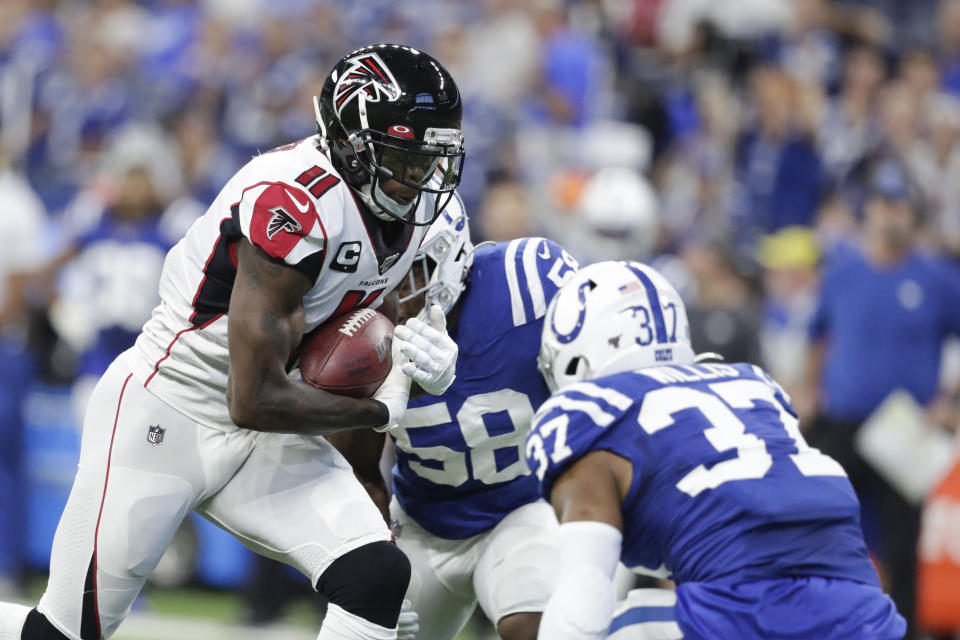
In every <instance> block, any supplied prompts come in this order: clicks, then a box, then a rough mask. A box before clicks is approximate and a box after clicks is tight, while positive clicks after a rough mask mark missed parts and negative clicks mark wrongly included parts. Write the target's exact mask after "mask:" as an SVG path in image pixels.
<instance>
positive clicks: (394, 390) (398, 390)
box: [373, 337, 410, 431]
mask: <svg viewBox="0 0 960 640" xmlns="http://www.w3.org/2000/svg"><path fill="white" fill-rule="evenodd" d="M401 344H402V341H401V340H397V339H396V337H394V339H393V345H392V347H391V357H392V359H393V360H392V362H393V366H392V367H391V368H390V373H388V374H387V377H386V379H385V380H384V381H383V384H381V385H380V387H379V388H378V389H377V390H376V391H375V392H374V394H373V399H374V400H377V401H379V402H382V403H383V404H384V405H385V406H386V407H387V413H388V415H389V418H388V419H387V422H386V424H384V425H381V426H379V427H374V431H387V430H388V429H391V428H392V427H395V426H397V424H399V422H400V420H401V419H402V418H403V414H404V413H405V412H406V410H407V401H408V400H409V399H410V376H408V375H407V374H406V373H404V367H406V366H408V365H409V364H410V361H409V360H407V357H406V356H405V355H403V352H402V351H401Z"/></svg>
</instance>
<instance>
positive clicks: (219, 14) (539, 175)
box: [0, 0, 960, 637]
mask: <svg viewBox="0 0 960 640" xmlns="http://www.w3.org/2000/svg"><path fill="white" fill-rule="evenodd" d="M384 41H385V42H400V43H406V44H410V45H412V46H414V47H417V48H420V49H422V50H424V51H426V52H429V53H431V54H432V55H433V56H435V57H436V58H438V59H439V60H440V61H441V62H442V63H443V64H444V65H446V66H447V67H448V68H449V69H450V71H451V72H452V74H453V76H454V77H455V78H456V79H457V82H458V84H459V86H460V90H461V92H462V95H463V98H464V114H465V119H464V132H465V139H466V148H467V161H466V165H465V174H464V178H463V184H462V187H461V190H460V192H461V195H462V196H463V199H464V201H465V203H466V206H467V208H468V211H469V213H470V215H471V216H472V228H473V233H474V240H475V241H480V240H486V239H492V240H504V239H510V238H514V237H517V236H522V235H534V234H536V235H546V236H548V237H551V238H553V239H555V240H557V241H559V242H561V243H562V244H564V245H565V246H566V247H567V249H568V250H569V251H570V252H571V253H572V254H573V255H574V256H575V257H577V258H578V259H579V260H580V261H581V263H586V262H591V261H594V260H598V259H613V258H618V259H619V258H632V259H640V260H647V261H650V262H652V263H653V264H655V265H656V266H657V267H658V268H660V269H661V270H662V271H663V272H664V273H665V274H666V275H667V277H668V278H669V279H670V280H671V281H672V282H673V283H674V284H675V285H676V286H677V287H678V289H680V290H681V292H682V294H683V295H684V297H685V298H686V301H687V305H688V311H689V313H690V316H691V325H692V333H693V340H694V346H695V347H696V348H697V350H698V351H714V352H718V353H720V354H722V355H724V356H725V357H726V358H727V359H729V360H734V361H740V360H747V361H751V362H756V363H758V364H761V365H763V366H764V367H766V368H767V369H768V370H769V371H770V372H771V373H772V374H773V376H774V377H775V378H776V379H777V380H779V381H780V382H781V383H782V384H783V385H784V386H785V387H786V388H787V390H788V391H789V392H790V393H791V394H792V395H793V398H794V400H795V404H796V406H797V408H798V410H799V412H800V417H801V421H802V425H803V428H804V429H805V430H807V433H808V437H809V438H810V439H811V440H812V441H813V442H814V443H815V444H817V445H818V446H821V447H822V448H824V449H825V450H827V452H828V453H831V455H834V456H836V457H838V458H839V459H841V462H843V463H844V464H845V466H847V468H848V472H849V473H850V475H851V477H852V478H853V479H854V482H855V485H856V486H857V489H858V491H859V492H861V500H862V501H863V503H864V518H863V521H864V528H865V530H866V531H867V537H868V541H869V542H870V545H871V548H872V550H873V551H874V555H875V557H876V559H877V566H878V568H879V570H880V572H881V575H882V576H883V577H884V579H885V580H886V584H887V587H888V589H890V590H891V592H892V593H894V595H895V598H896V599H897V602H898V604H899V605H900V606H901V609H902V610H903V611H904V613H905V615H908V616H910V617H912V616H913V611H914V608H915V603H914V600H915V596H916V594H917V593H918V587H917V584H916V567H917V548H918V540H920V537H919V536H920V531H921V526H920V525H921V519H922V518H923V511H922V507H923V504H924V501H925V500H926V501H927V503H928V504H929V503H930V502H931V500H930V496H931V495H932V494H933V493H936V492H940V493H941V494H944V495H941V496H940V498H942V499H940V500H939V501H938V502H937V505H938V509H939V510H938V511H936V514H937V515H936V518H935V520H936V522H934V523H933V524H930V525H928V524H927V523H924V528H923V535H924V536H925V538H924V541H923V545H922V546H921V548H922V549H923V553H922V554H921V562H924V561H929V562H930V563H933V564H937V563H940V564H943V563H947V564H949V563H953V564H955V565H960V548H958V547H960V544H958V543H956V542H951V540H957V539H960V498H957V499H956V500H953V499H952V498H951V495H950V489H949V486H947V488H946V489H944V486H945V485H944V484H943V482H945V481H943V478H944V477H945V474H946V473H947V471H948V470H949V462H950V461H951V460H952V455H953V454H952V451H953V449H952V448H951V447H952V444H950V443H951V439H950V438H951V436H950V435H949V434H951V433H952V431H955V430H956V426H957V423H958V422H960V417H958V416H960V413H958V411H957V397H958V391H960V364H958V361H960V356H958V355H957V353H958V351H960V348H958V347H957V346H956V334H957V332H960V275H958V271H957V266H956V264H955V262H956V260H957V259H958V258H960V0H910V1H909V2H906V1H902V0H834V1H829V0H416V1H410V2H399V1H394V0H270V1H268V0H201V1H189V0H182V1H176V0H144V1H140V2H134V1H130V0H3V2H2V3H0V463H2V464H0V594H2V593H4V592H5V591H13V590H18V589H20V588H22V585H23V584H24V581H23V579H24V576H25V575H28V574H29V572H36V571H42V570H43V569H44V567H45V562H46V558H47V553H48V551H49V544H50V539H51V538H52V532H53V527H55V525H56V521H57V518H58V517H59V509H60V508H62V504H63V502H64V501H65V499H66V492H67V491H68V490H69V485H70V482H71V480H72V477H73V472H74V465H75V460H76V455H77V442H78V439H77V434H76V425H78V424H79V417H78V416H80V415H82V410H83V406H84V402H85V398H86V394H87V393H88V391H89V389H90V387H91V384H92V381H95V380H96V378H97V376H98V375H99V374H100V373H102V372H103V371H104V370H105V369H106V366H107V365H108V364H109V362H110V361H111V360H112V358H113V357H114V356H115V355H116V354H117V353H119V352H120V351H122V350H124V349H126V348H127V347H128V346H129V345H131V344H132V342H133V340H134V338H135V337H136V334H137V333H138V331H139V328H140V326H141V325H142V324H143V322H144V321H145V320H146V319H147V318H148V317H149V314H150V310H151V309H152V308H153V306H154V305H155V304H156V303H157V301H158V294H157V288H156V282H157V280H158V277H159V272H160V268H161V265H162V260H163V256H164V254H165V253H166V251H167V249H168V248H169V247H170V246H172V245H173V244H174V243H175V242H176V241H177V240H178V238H179V237H180V236H181V235H182V234H183V233H184V231H185V230H186V228H187V227H188V226H189V225H190V224H191V223H192V222H193V220H195V219H196V218H197V217H198V216H199V215H201V214H202V213H203V211H204V210H205V208H206V206H207V205H208V204H209V203H210V202H211V201H212V200H213V198H214V196H215V195H216V193H217V192H218V190H219V189H220V187H221V186H222V185H223V184H224V183H225V182H226V180H227V179H228V178H229V177H230V176H231V175H232V174H233V173H234V172H235V171H236V170H237V169H238V168H239V167H240V166H242V165H243V164H244V163H245V162H246V160H247V159H249V158H250V157H251V156H252V155H254V154H257V153H259V152H262V151H266V150H268V149H270V148H272V147H275V146H277V145H280V144H283V143H286V142H290V141H292V140H297V139H300V138H304V137H307V136H309V135H312V134H313V133H314V131H315V125H314V119H313V117H314V116H313V108H312V96H313V95H315V94H318V93H319V90H320V87H321V85H322V82H323V80H324V77H325V75H326V73H327V72H328V71H329V69H330V68H331V67H332V65H333V64H334V63H335V62H336V61H337V60H338V59H339V58H340V57H341V56H343V55H344V54H345V53H346V52H348V51H350V50H352V49H354V48H356V47H358V46H361V45H364V44H368V43H372V42H384ZM951 336H952V337H951ZM898 390H902V391H903V392H905V393H906V397H907V398H908V400H906V401H904V402H905V403H906V405H903V403H901V405H898V406H901V408H902V406H909V407H910V408H911V411H912V412H910V413H908V414H904V415H909V416H911V417H910V418H908V419H909V420H912V421H914V422H917V423H919V424H917V425H915V426H916V427H917V428H918V429H920V431H910V432H909V433H910V434H914V435H909V436H905V437H906V439H907V440H910V441H913V442H914V443H916V441H917V440H923V441H924V442H927V436H931V437H934V436H936V437H939V438H940V439H939V440H936V438H934V440H935V442H939V443H941V444H940V445H938V446H939V447H940V449H939V450H940V451H941V453H942V456H941V457H943V458H945V459H946V462H944V463H943V464H941V465H940V466H939V467H938V469H940V468H941V467H942V469H943V470H944V471H943V472H942V473H937V474H934V475H935V477H934V478H933V479H932V480H931V481H930V482H928V483H927V484H925V485H924V486H922V487H920V489H919V490H914V491H913V492H911V491H909V490H904V488H903V487H902V486H901V485H902V484H903V483H902V482H900V483H898V482H897V480H896V478H892V477H891V476H890V475H889V474H885V473H882V472H881V471H882V469H879V468H878V467H882V466H883V465H882V464H881V463H877V462H876V461H874V463H872V464H871V463H869V462H868V461H865V460H864V459H863V455H862V448H858V447H857V446H856V445H855V443H856V441H857V438H858V433H859V432H860V431H861V429H862V425H863V423H864V422H865V421H868V419H869V418H870V417H871V416H873V415H875V413H876V412H877V410H878V408H879V407H881V406H882V405H883V404H884V403H885V402H886V401H887V400H889V399H890V397H891V394H893V395H897V393H896V392H897V391H898ZM900 396H903V394H900ZM905 433H906V432H905ZM917 433H919V434H920V435H919V436H917V435H916V434H917ZM887 442H888V444H887V446H886V448H887V449H891V448H895V447H894V446H893V445H892V444H889V442H893V441H891V440H888V441H887ZM907 444H908V445H909V444H910V443H909V442H908V443H907ZM881 449H883V447H882V446H881ZM905 449H909V446H905ZM888 453H890V452H888ZM901 453H902V452H901V451H900V450H899V449H898V450H897V451H894V452H892V455H894V456H895V455H899V454H901ZM903 455H906V454H903ZM903 460H904V462H903V464H902V465H900V466H907V467H909V468H908V469H907V474H908V475H909V473H910V471H911V470H912V469H914V468H915V467H913V466H911V465H913V462H908V460H912V459H908V458H903ZM892 466H893V467H896V466H897V465H896V464H895V463H894V464H892ZM919 466H924V465H923V464H922V463H921V464H920V465H919ZM928 475H929V474H928ZM950 477H952V476H947V478H948V480H949V479H950ZM958 482H960V480H958ZM948 484H949V483H948ZM954 495H960V491H957V492H956V494H954ZM203 526H204V525H203V523H199V522H197V523H195V527H196V529H195V530H193V531H188V532H185V534H184V537H185V539H186V542H184V544H183V545H182V546H181V547H178V548H180V549H182V552H181V554H180V556H179V557H176V558H174V559H173V560H171V564H170V566H169V567H167V566H166V565H165V567H166V568H167V569H168V570H167V572H166V573H165V574H164V575H163V576H161V577H158V582H161V583H163V584H181V583H183V582H185V581H196V582H200V583H201V584H204V585H206V586H213V587H225V588H238V587H240V586H241V585H243V584H244V581H245V580H246V579H247V578H246V577H247V576H248V575H250V572H251V571H253V569H250V567H249V558H248V557H247V556H246V555H243V552H242V551H241V550H239V549H233V550H232V551H231V550H230V549H231V548H230V547H229V544H230V541H229V540H226V539H223V538H217V537H215V536H216V535H217V534H216V532H215V531H211V530H210V529H211V528H203ZM930 531H934V532H935V534H936V535H933V534H930V535H929V536H928V533H929V532H930ZM938 541H940V542H938ZM941 543H942V544H941ZM197 549H199V551H197ZM241 557H242V558H243V561H242V562H241V561H240V560H238V558H241ZM184 558H187V560H184ZM171 567H172V568H171ZM162 568H164V567H162ZM922 575H923V574H922V572H921V577H922ZM921 582H922V580H921ZM945 584H946V585H947V586H946V587H943V588H940V587H938V588H937V589H935V590H934V591H935V593H934V594H933V596H932V597H934V598H936V597H938V596H942V595H944V593H947V592H949V591H950V590H951V589H952V590H953V591H954V592H956V593H960V583H957V582H953V583H951V582H949V580H948V581H947V582H946V583H945ZM256 591H257V588H256V585H255V584H254V585H253V592H254V593H256ZM922 591H923V585H922V584H921V587H920V592H921V593H922ZM947 595H949V593H947ZM254 599H256V598H254ZM925 602H926V601H925ZM928 604H929V603H928ZM923 606H927V604H923ZM957 609H958V610H960V605H957ZM270 615H271V614H270V612H267V613H265V614H264V617H265V618H269V617H270ZM931 615H933V617H932V618H931V617H930V616H931ZM921 618H923V620H921V624H920V625H919V627H924V628H925V629H926V630H927V631H929V632H935V633H939V634H944V637H949V635H950V634H951V633H953V632H954V631H956V629H957V628H960V620H956V621H953V622H951V621H950V620H947V619H941V618H942V616H941V617H940V618H938V617H937V615H936V614H924V615H923V616H921ZM947 618H949V616H947Z"/></svg>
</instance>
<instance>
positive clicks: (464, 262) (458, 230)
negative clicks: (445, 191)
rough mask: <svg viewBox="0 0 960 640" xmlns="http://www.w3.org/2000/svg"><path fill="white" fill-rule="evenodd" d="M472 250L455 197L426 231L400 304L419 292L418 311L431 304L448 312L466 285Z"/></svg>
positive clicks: (466, 228)
mask: <svg viewBox="0 0 960 640" xmlns="http://www.w3.org/2000/svg"><path fill="white" fill-rule="evenodd" d="M473 250H474V247H473V244H472V243H471V242H470V228H469V225H468V224H467V216H466V214H465V213H464V212H463V210H462V205H461V204H460V200H459V199H455V200H454V204H453V205H451V206H450V208H448V209H447V210H446V211H444V212H443V214H442V215H441V217H440V218H439V219H438V220H437V222H436V223H434V225H433V226H432V227H431V228H430V231H429V232H427V236H426V238H425V239H424V241H423V245H421V247H420V250H419V251H418V252H417V255H416V256H415V257H414V261H413V266H412V267H411V268H410V272H409V273H408V274H407V284H406V286H405V287H404V295H402V296H401V297H400V300H399V301H400V304H403V303H405V302H408V301H411V300H414V299H415V298H417V297H418V296H421V295H423V296H424V304H423V310H422V311H421V314H423V313H424V312H425V310H426V309H429V308H430V306H432V305H438V306H439V307H440V308H441V309H442V310H443V312H444V313H450V311H451V310H452V309H453V307H454V305H455V304H456V303H457V301H458V300H459V299H460V295H461V294H462V293H463V290H464V289H465V288H466V281H467V277H468V275H469V273H470V266H471V265H472V264H473Z"/></svg>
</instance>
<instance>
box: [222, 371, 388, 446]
mask: <svg viewBox="0 0 960 640" xmlns="http://www.w3.org/2000/svg"><path fill="white" fill-rule="evenodd" d="M233 389H234V387H232V386H231V387H229V390H230V391H233ZM230 391H228V405H229V407H230V418H231V420H233V422H234V423H235V424H236V425H237V426H239V427H243V428H245V429H252V430H254V431H269V432H273V433H299V434H305V435H326V434H330V433H334V432H337V431H342V430H344V429H356V428H364V427H379V426H382V425H384V424H385V423H386V422H387V420H388V417H389V416H388V414H387V410H386V408H385V407H384V405H383V404H382V403H380V402H377V401H376V400H370V399H366V398H349V397H347V396H340V395H337V394H334V393H329V392H327V391H323V390H321V389H317V388H315V387H312V386H310V385H307V384H304V383H302V382H296V381H293V380H289V379H286V378H284V380H283V381H276V382H274V383H272V384H265V385H262V386H261V387H260V388H259V389H256V390H249V389H248V390H247V391H246V392H239V393H238V392H236V391H234V392H233V393H230Z"/></svg>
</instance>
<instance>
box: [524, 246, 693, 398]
mask: <svg viewBox="0 0 960 640" xmlns="http://www.w3.org/2000/svg"><path fill="white" fill-rule="evenodd" d="M693 362H694V353H693V347H692V346H691V345H690V325H689V323H688V321H687V310H686V308H685V307H684V305H683V300H681V299H680V294H678V293H677V291H676V289H674V288H673V287H672V286H671V285H670V283H669V282H667V280H666V279H665V278H664V277H663V276H661V275H660V274H659V273H657V271H656V270H654V269H652V268H650V267H648V266H646V265H644V264H640V263H639V262H598V263H595V264H591V265H589V266H587V267H584V268H583V269H581V270H580V271H579V272H577V273H576V274H575V275H574V276H573V277H572V278H571V279H570V281H569V282H567V283H566V284H565V285H564V286H563V287H561V289H560V290H559V291H558V292H557V294H556V295H555V296H554V297H553V300H552V301H551V302H550V306H549V308H548V309H547V316H546V318H545V319H544V323H543V336H542V338H541V341H540V355H539V356H538V358H537V365H538V367H539V369H540V372H541V373H542V374H543V377H544V380H546V382H547V386H548V387H549V388H550V390H551V391H557V390H558V389H562V388H563V387H565V386H567V385H569V384H572V383H574V382H579V381H581V380H586V379H590V378H597V377H600V376H603V375H608V374H612V373H619V372H621V371H630V370H633V369H642V368H645V367H658V366H664V365H671V364H674V365H683V364H692V363H693Z"/></svg>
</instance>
